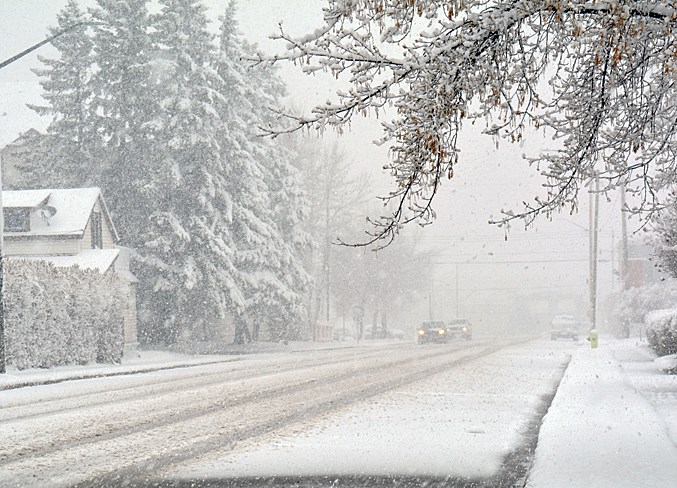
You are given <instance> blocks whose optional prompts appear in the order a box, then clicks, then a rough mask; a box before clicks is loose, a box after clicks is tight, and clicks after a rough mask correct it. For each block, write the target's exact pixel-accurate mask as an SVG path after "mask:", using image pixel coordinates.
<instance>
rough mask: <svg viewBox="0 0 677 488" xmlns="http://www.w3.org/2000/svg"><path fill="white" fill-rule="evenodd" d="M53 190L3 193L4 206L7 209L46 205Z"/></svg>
mask: <svg viewBox="0 0 677 488" xmlns="http://www.w3.org/2000/svg"><path fill="white" fill-rule="evenodd" d="M51 191H52V190H21V191H3V192H2V206H3V207H6V208H17V207H24V208H25V207H30V208H37V207H39V206H41V205H45V204H46V203H47V202H46V200H47V199H48V198H49V194H50V193H51Z"/></svg>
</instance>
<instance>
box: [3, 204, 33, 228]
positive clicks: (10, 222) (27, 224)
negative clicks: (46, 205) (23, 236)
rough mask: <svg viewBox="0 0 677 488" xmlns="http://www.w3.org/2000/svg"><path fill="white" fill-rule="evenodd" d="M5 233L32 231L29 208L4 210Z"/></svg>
mask: <svg viewBox="0 0 677 488" xmlns="http://www.w3.org/2000/svg"><path fill="white" fill-rule="evenodd" d="M2 212H3V216H4V218H5V225H4V229H5V232H28V231H29V230H31V213H30V210H29V209H27V208H4V209H2Z"/></svg>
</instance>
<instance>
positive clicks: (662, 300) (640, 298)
mask: <svg viewBox="0 0 677 488" xmlns="http://www.w3.org/2000/svg"><path fill="white" fill-rule="evenodd" d="M675 303H677V279H674V278H669V279H666V280H664V281H660V282H658V283H656V284H653V285H650V286H641V287H635V288H630V289H628V290H625V291H624V292H623V293H622V294H621V295H620V297H619V298H618V300H617V301H616V304H615V313H616V315H618V316H619V317H621V318H623V319H626V320H628V321H629V322H633V323H642V322H643V321H644V317H645V316H646V314H648V313H649V312H653V311H654V310H663V309H667V308H670V307H672V306H673V305H674V304H675Z"/></svg>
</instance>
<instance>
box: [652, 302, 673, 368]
mask: <svg viewBox="0 0 677 488" xmlns="http://www.w3.org/2000/svg"><path fill="white" fill-rule="evenodd" d="M644 322H645V323H646V334H647V338H648V339H649V344H650V345H651V347H652V349H653V350H654V351H656V354H658V355H659V356H667V355H668V354H677V308H672V309H668V310H656V311H654V312H650V313H648V314H647V316H646V318H645V319H644Z"/></svg>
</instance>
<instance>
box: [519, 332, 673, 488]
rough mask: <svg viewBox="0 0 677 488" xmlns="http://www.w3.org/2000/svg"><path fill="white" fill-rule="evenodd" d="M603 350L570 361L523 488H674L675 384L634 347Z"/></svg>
mask: <svg viewBox="0 0 677 488" xmlns="http://www.w3.org/2000/svg"><path fill="white" fill-rule="evenodd" d="M600 344H601V345H600V348H599V349H588V348H581V349H579V350H578V351H576V352H575V354H574V355H573V357H572V360H571V362H570V364H569V367H568V368H567V371H566V374H565V376H564V378H563V380H562V383H561V384H560V387H559V389H558V391H557V395H556V396H555V399H554V401H553V403H552V405H551V407H550V410H549V411H548V414H547V415H546V416H545V418H544V421H543V425H542V427H541V431H540V434H539V438H538V447H537V448H536V455H535V460H534V466H533V469H532V472H531V474H530V476H529V483H528V486H529V487H531V488H539V487H547V488H557V487H571V486H585V487H599V488H602V487H609V488H612V487H613V488H621V487H647V486H656V487H659V486H660V487H663V486H665V487H667V486H675V483H676V482H677V447H676V446H677V436H676V433H677V428H676V427H677V414H675V412H676V411H677V408H676V407H677V376H667V375H664V374H662V373H661V372H660V371H659V370H658V367H657V366H656V365H655V363H653V355H652V354H651V353H650V352H649V350H648V348H647V347H646V346H645V345H638V344H636V341H634V340H625V341H613V340H612V341H605V339H604V338H602V340H601V342H600ZM649 395H652V396H649Z"/></svg>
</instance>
